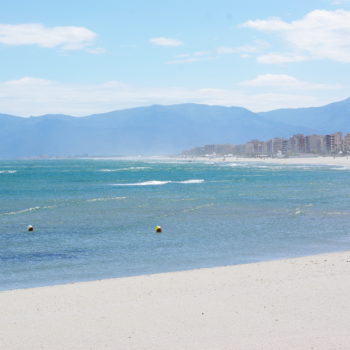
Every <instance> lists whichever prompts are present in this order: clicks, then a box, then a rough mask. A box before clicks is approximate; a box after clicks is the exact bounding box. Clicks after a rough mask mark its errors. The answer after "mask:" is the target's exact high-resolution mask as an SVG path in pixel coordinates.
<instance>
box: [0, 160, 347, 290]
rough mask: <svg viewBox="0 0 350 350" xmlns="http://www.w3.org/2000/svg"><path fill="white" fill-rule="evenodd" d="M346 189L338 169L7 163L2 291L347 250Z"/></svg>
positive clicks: (0, 207)
mask: <svg viewBox="0 0 350 350" xmlns="http://www.w3.org/2000/svg"><path fill="white" fill-rule="evenodd" d="M349 184H350V170H349V169H346V168H341V167H334V166H332V167H328V166H291V165H288V166H287V165H286V166H281V165H265V164H264V165H261V164H241V163H209V162H208V163H186V162H178V163H177V162H169V163H164V162H163V163H161V162H156V161H120V160H31V161H0V225H1V232H0V289H2V290H5V289H14V288H25V287H32V286H40V285H51V284H57V283H66V282H72V281H85V280H94V279H101V278H109V277H120V276H131V275H139V274H146V273H156V272H165V271H175V270H183V269H192V268H199V267H209V266H221V265H228V264H240V263H247V262H253V261H263V260H271V259H277V258H285V257H294V256H302V255H308V254H314V253H322V252H330V251H337V250H345V249H350V234H349V233H350V220H349V219H350V186H349ZM29 224H30V225H33V226H34V232H27V230H26V227H27V225H29ZM156 225H161V226H162V227H163V233H161V234H156V233H155V232H154V227H155V226H156Z"/></svg>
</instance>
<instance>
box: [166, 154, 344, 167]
mask: <svg viewBox="0 0 350 350" xmlns="http://www.w3.org/2000/svg"><path fill="white" fill-rule="evenodd" d="M172 159H176V160H182V161H199V162H200V161H205V162H207V161H213V162H233V163H263V164H264V163H268V164H308V165H337V166H344V167H349V168H350V157H346V156H344V157H321V156H320V157H291V158H244V157H187V158H179V157H177V158H172Z"/></svg>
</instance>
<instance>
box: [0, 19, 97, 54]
mask: <svg viewBox="0 0 350 350" xmlns="http://www.w3.org/2000/svg"><path fill="white" fill-rule="evenodd" d="M96 37H97V34H96V33H94V32H93V31H91V30H89V29H87V28H84V27H68V26H67V27H45V26H43V25H42V24H39V23H27V24H15V25H11V24H0V43H1V44H5V45H12V46H19V45H38V46H41V47H45V48H54V47H58V48H61V49H62V50H81V49H83V48H86V47H88V46H89V45H91V44H92V42H93V41H94V40H95V39H96Z"/></svg>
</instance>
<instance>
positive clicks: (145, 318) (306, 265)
mask: <svg viewBox="0 0 350 350" xmlns="http://www.w3.org/2000/svg"><path fill="white" fill-rule="evenodd" d="M349 271H350V251H346V252H339V253H331V254H321V255H315V256H308V257H302V258H293V259H286V260H279V261H270V262H260V263H251V264H246V265H234V266H226V267H216V268H206V269H199V270H190V271H180V272H172V273H163V274H156V275H144V276H137V277H127V278H118V279H110V280H99V281H94V282H79V283H74V284H66V285H58V286H49V287H39V288H33V289H22V290H12V291H4V292H0V307H1V311H2V317H1V318H0V327H1V329H2V332H1V334H0V346H1V348H3V349H7V350H14V349H38V348H43V349H78V350H79V349H87V348H91V349H152V350H154V349H165V348H168V349H172V350H173V349H174V350H176V349H179V350H180V349H208V350H209V349H211V350H212V349H216V350H221V349H242V350H243V349H244V350H246V349H252V350H253V349H266V350H267V349H269V350H271V349H272V350H273V349H282V348H283V349H312V348H314V349H318V350H320V349H324V350H326V349H327V350H328V349H348V346H349V343H350V334H349V331H348V324H349V322H350V305H349V303H348V295H349V293H350V283H349V276H350V272H349Z"/></svg>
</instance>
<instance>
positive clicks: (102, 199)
mask: <svg viewBox="0 0 350 350" xmlns="http://www.w3.org/2000/svg"><path fill="white" fill-rule="evenodd" d="M125 198H126V197H101V198H91V199H87V200H86V201H87V202H102V201H114V200H121V199H125Z"/></svg>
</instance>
